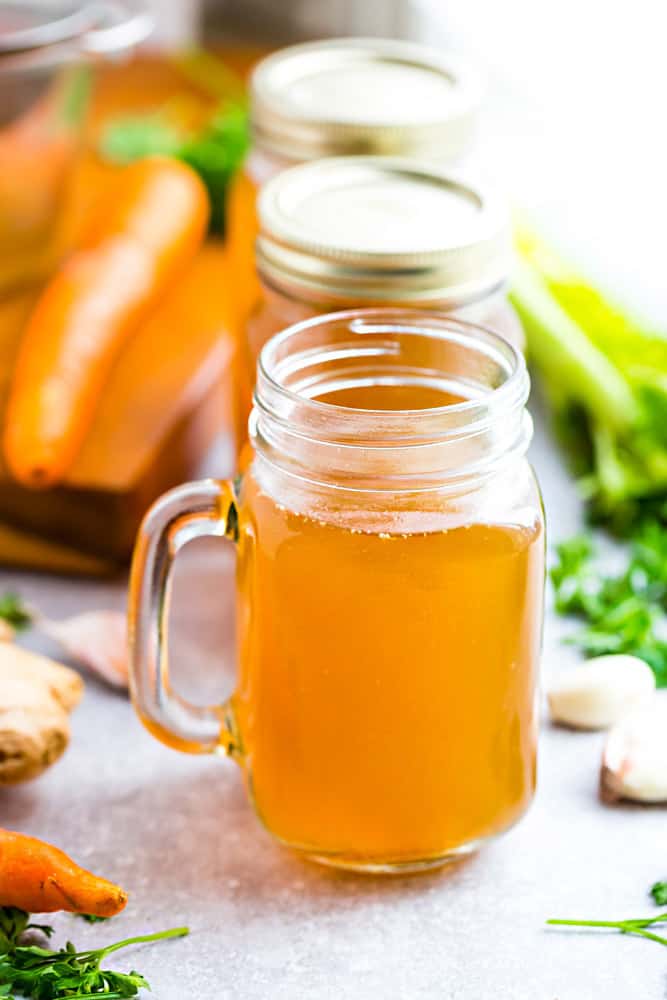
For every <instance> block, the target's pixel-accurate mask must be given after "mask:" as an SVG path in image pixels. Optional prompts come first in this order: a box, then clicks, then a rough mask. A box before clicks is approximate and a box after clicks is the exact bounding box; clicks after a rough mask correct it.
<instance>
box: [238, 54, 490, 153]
mask: <svg viewBox="0 0 667 1000" xmlns="http://www.w3.org/2000/svg"><path fill="white" fill-rule="evenodd" d="M250 92H251V120H252V126H253V132H254V137H255V142H256V144H257V146H258V147H259V148H261V149H262V150H264V151H266V152H269V153H274V154H277V155H278V156H283V157H286V158H287V159H289V160H291V161H294V162H303V161H304V160H312V159H318V158H319V157H323V156H350V155H375V156H377V155H382V156H386V155H390V156H419V157H422V158H429V159H437V160H445V159H451V158H452V157H455V156H457V155H459V154H460V153H461V152H462V151H463V150H464V149H465V147H466V146H468V145H469V142H470V139H471V137H472V132H473V130H474V126H475V123H476V119H477V113H478V109H479V104H480V99H481V87H480V84H479V81H478V80H477V78H476V76H475V74H474V73H473V72H471V70H470V69H469V68H467V67H465V66H463V65H462V64H459V63H457V62H455V61H454V60H453V59H451V58H450V57H449V56H447V57H445V56H443V55H442V54H441V53H440V52H437V51H435V50H432V49H429V48H426V47H425V46H422V45H417V44H414V43H411V42H400V41H390V40H384V39H379V38H346V39H332V40H328V41H322V42H309V43H306V44H304V45H294V46H291V47H290V48H287V49H282V50H281V51H280V52H276V53H275V54H274V55H271V56H269V57H268V58H266V59H264V60H262V62H261V63H259V65H258V66H257V67H256V69H255V71H254V73H253V75H252V79H251V85H250Z"/></svg>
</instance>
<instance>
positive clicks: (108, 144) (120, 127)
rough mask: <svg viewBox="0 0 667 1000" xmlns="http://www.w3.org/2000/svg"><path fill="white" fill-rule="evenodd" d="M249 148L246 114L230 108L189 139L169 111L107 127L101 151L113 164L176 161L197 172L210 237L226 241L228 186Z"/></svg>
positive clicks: (133, 117)
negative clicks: (206, 200) (164, 158)
mask: <svg viewBox="0 0 667 1000" xmlns="http://www.w3.org/2000/svg"><path fill="white" fill-rule="evenodd" d="M248 145H249V130H248V118H247V114H246V112H245V110H244V109H243V108H242V107H240V106H238V105H235V104H232V105H230V104H228V103H225V104H223V105H221V107H220V108H219V109H218V110H217V111H216V112H215V113H214V114H213V115H212V117H211V118H210V119H209V121H208V122H207V123H206V124H205V125H204V127H203V128H202V129H200V130H199V131H197V132H194V133H189V132H187V131H185V130H184V129H183V127H182V126H181V125H178V124H175V123H174V122H172V121H171V120H170V117H169V108H168V107H167V108H166V109H165V110H163V111H160V112H157V113H155V114H151V115H130V116H124V117H122V118H116V119H114V120H113V121H110V122H108V123H107V125H106V127H105V128H104V130H103V132H102V136H101V139H100V143H99V150H100V153H101V154H102V156H103V157H105V158H106V159H107V160H110V161H111V162H112V163H118V164H127V163H131V162H132V161H133V160H138V159H141V158H142V157H144V156H152V155H165V156H174V157H176V158H178V159H180V160H183V162H184V163H187V164H188V165H189V166H191V167H192V169H193V170H195V171H196V172H197V173H198V174H199V176H200V177H201V179H202V180H203V182H204V184H205V185H206V190H207V191H208V194H209V199H210V202H211V220H210V224H209V229H210V232H212V233H215V234H217V235H223V234H224V230H225V204H226V197H227V189H228V186H229V182H230V180H231V178H232V176H233V175H234V173H235V171H236V170H237V169H238V168H239V167H240V165H241V163H242V162H243V159H244V157H245V154H246V152H247V150H248Z"/></svg>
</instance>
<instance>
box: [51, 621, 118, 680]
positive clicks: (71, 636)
mask: <svg viewBox="0 0 667 1000" xmlns="http://www.w3.org/2000/svg"><path fill="white" fill-rule="evenodd" d="M35 625H36V626H37V628H39V630H40V631H41V632H43V633H44V635H48V636H49V638H51V639H54V640H55V641H56V642H57V643H59V644H60V645H61V646H62V648H63V650H64V651H65V652H66V653H67V655H68V656H69V657H71V658H72V659H73V660H76V661H77V663H80V664H81V665H82V666H85V667H88V669H89V670H91V671H92V672H93V673H95V674H97V675H98V677H101V678H102V680H104V681H106V682H107V684H111V685H112V686H113V687H119V688H127V686H128V674H127V669H128V668H127V619H126V617H125V615H124V614H122V613H121V612H120V611H85V612H83V613H82V614H80V615H74V617H72V618H65V619H63V620H62V621H51V620H50V619H49V618H43V617H41V616H38V617H37V618H36V619H35Z"/></svg>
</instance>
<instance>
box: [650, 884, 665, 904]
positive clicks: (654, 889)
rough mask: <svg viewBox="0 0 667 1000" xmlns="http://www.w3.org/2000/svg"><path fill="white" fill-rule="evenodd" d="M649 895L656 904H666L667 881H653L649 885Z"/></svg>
mask: <svg viewBox="0 0 667 1000" xmlns="http://www.w3.org/2000/svg"><path fill="white" fill-rule="evenodd" d="M651 895H652V896H653V899H654V901H655V905H656V906H667V882H654V883H653V885H652V886H651Z"/></svg>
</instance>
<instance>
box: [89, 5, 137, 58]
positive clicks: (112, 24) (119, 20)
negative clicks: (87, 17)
mask: <svg viewBox="0 0 667 1000" xmlns="http://www.w3.org/2000/svg"><path fill="white" fill-rule="evenodd" d="M90 8H91V13H93V14H94V15H95V18H96V21H98V22H99V27H96V28H90V29H89V30H88V31H86V32H85V34H84V35H83V36H82V37H81V39H80V44H81V49H82V51H83V52H85V53H86V54H87V55H110V54H111V53H113V52H121V51H123V50H125V49H129V48H132V47H133V46H134V45H138V44H139V43H140V42H143V41H144V39H145V38H147V37H148V35H150V33H151V32H152V30H153V28H154V27H155V17H154V15H153V13H152V10H151V8H150V6H149V5H148V3H146V2H145V0H101V2H99V3H92V4H91V5H90Z"/></svg>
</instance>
